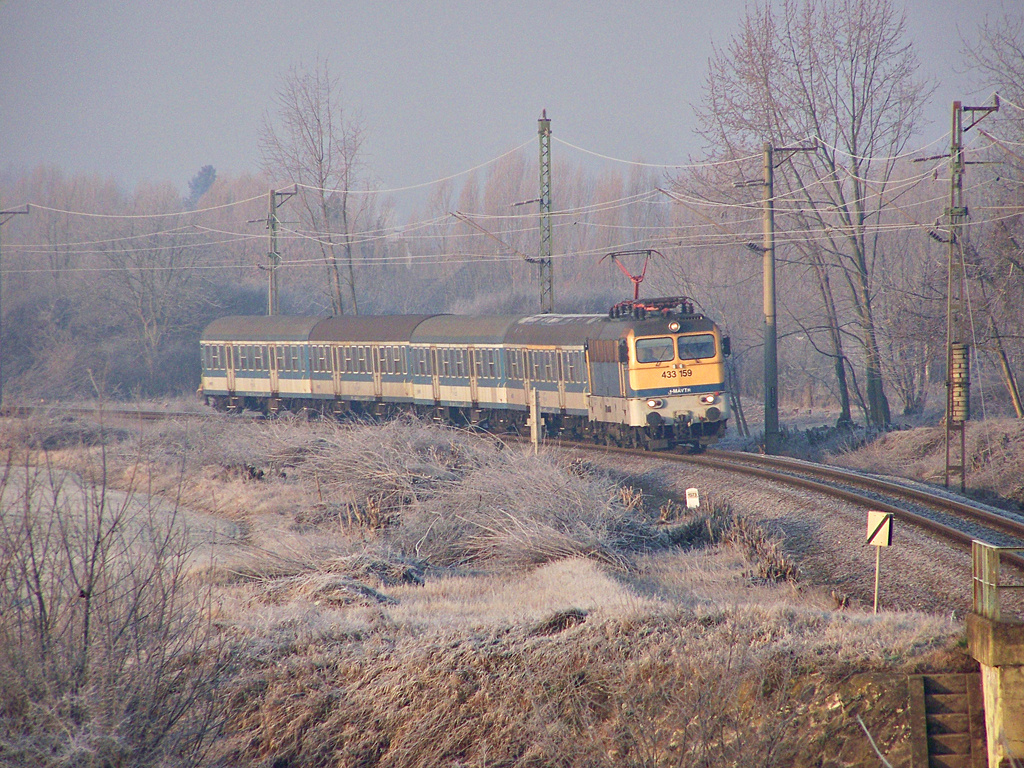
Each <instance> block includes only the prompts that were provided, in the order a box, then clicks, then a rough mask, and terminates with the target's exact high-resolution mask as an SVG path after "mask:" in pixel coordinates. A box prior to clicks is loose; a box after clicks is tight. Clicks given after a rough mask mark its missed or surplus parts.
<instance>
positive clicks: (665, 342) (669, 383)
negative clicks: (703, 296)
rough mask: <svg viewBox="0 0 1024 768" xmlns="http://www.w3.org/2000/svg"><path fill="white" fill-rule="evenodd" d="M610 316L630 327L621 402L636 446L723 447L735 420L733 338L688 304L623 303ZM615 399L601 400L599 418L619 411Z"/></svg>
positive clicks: (624, 332) (624, 334) (625, 331)
mask: <svg viewBox="0 0 1024 768" xmlns="http://www.w3.org/2000/svg"><path fill="white" fill-rule="evenodd" d="M610 315H611V317H612V318H613V319H619V320H623V321H624V322H622V324H621V325H620V326H619V329H620V334H621V335H620V339H621V341H620V360H621V361H622V364H621V368H622V379H623V381H622V387H621V392H620V396H619V397H618V398H614V399H616V400H618V403H619V404H620V405H619V408H621V416H620V418H622V423H623V424H624V425H628V429H629V432H630V434H629V435H627V437H628V441H629V442H630V443H636V442H639V443H640V444H643V445H647V446H648V447H654V448H668V447H671V446H674V445H678V444H690V445H691V446H693V447H694V448H695V449H699V448H701V447H703V446H706V445H709V444H711V443H713V442H715V441H717V440H718V438H719V437H721V436H722V434H724V432H725V428H726V425H727V422H728V419H729V416H730V415H731V414H730V410H729V400H728V397H727V393H726V388H725V357H726V356H727V355H728V353H729V340H728V338H727V337H723V336H722V335H721V333H720V331H719V329H718V327H717V326H716V325H715V323H713V322H712V321H711V320H710V319H708V318H706V317H705V316H704V315H703V314H699V313H695V312H694V311H693V308H692V306H691V305H689V303H688V301H687V300H686V299H680V298H671V299H647V300H643V301H632V302H623V304H619V305H616V307H613V308H612V311H611V312H610ZM622 352H624V353H625V354H621V353H622ZM595 394H596V393H595ZM607 400H608V398H603V397H598V401H599V402H598V403H597V405H598V408H597V409H596V410H597V411H598V412H597V413H594V414H593V415H592V418H594V419H597V420H600V419H602V414H601V413H600V411H601V410H602V409H603V410H604V412H605V415H604V418H605V419H608V416H609V415H611V411H615V410H619V408H615V407H612V408H611V409H609V403H608V402H607ZM608 420H611V419H608Z"/></svg>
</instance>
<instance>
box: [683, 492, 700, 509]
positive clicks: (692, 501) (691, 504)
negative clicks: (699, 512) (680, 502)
mask: <svg viewBox="0 0 1024 768" xmlns="http://www.w3.org/2000/svg"><path fill="white" fill-rule="evenodd" d="M699 507H700V492H699V491H698V490H697V489H696V488H687V489H686V508H687V509H697V508H699Z"/></svg>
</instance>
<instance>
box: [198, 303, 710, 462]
mask: <svg viewBox="0 0 1024 768" xmlns="http://www.w3.org/2000/svg"><path fill="white" fill-rule="evenodd" d="M200 344H201V354H202V363H203V375H202V383H201V385H200V394H201V396H202V397H204V398H205V399H206V400H207V402H208V403H209V404H211V405H213V406H214V407H216V408H219V409H222V410H241V409H244V408H250V409H255V410H261V411H263V412H264V413H268V414H273V413H277V412H279V411H280V410H283V409H286V410H290V411H294V412H302V411H305V412H307V413H308V412H316V413H320V414H334V415H338V416H340V415H344V414H346V413H356V414H371V415H375V416H387V415H390V414H393V413H396V412H399V411H402V410H410V409H411V410H414V411H416V412H417V413H419V414H421V415H424V416H428V417H431V418H435V419H438V420H442V421H447V422H452V423H456V424H463V425H475V426H480V427H485V428H490V429H493V430H496V431H522V430H524V429H525V428H526V420H527V416H528V414H529V409H530V402H531V398H532V397H534V396H536V397H537V399H538V401H539V405H540V410H541V414H542V416H543V418H544V422H545V427H546V429H547V432H548V434H549V435H564V436H566V437H570V438H575V439H589V440H593V441H596V442H599V443H604V444H613V445H622V446H633V447H645V448H648V449H652V450H657V449H666V448H671V447H674V446H676V445H680V444H688V445H691V446H693V447H694V448H700V447H702V446H705V445H708V444H710V443H713V442H715V441H716V440H717V439H718V438H719V437H720V436H721V435H722V434H723V433H724V431H725V428H726V424H727V422H728V419H729V416H730V411H729V401H728V397H727V393H726V388H725V357H726V356H728V354H729V339H728V338H727V337H723V336H722V335H721V333H720V331H719V329H718V326H717V325H716V324H715V323H714V322H712V321H711V320H710V319H708V318H706V317H705V316H704V315H703V314H701V313H696V312H694V311H693V306H692V304H691V303H690V302H689V300H687V299H685V298H666V299H645V300H633V301H626V302H622V303H620V304H617V305H616V306H615V307H613V308H612V309H611V311H610V312H609V313H607V314H605V315H560V314H542V315H527V316H522V315H501V316H477V317H468V316H458V315H394V316H376V317H374V316H342V317H329V318H315V317H289V316H272V317H263V316H255V317H240V316H236V317H226V318H221V319H219V320H215V321H214V322H213V323H211V324H210V325H209V326H208V327H207V328H206V330H205V331H204V333H203V335H202V339H201V342H200Z"/></svg>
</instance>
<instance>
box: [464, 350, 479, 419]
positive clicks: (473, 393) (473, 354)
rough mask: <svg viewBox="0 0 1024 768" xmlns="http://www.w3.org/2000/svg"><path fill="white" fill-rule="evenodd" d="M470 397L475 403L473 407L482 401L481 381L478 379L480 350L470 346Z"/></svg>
mask: <svg viewBox="0 0 1024 768" xmlns="http://www.w3.org/2000/svg"><path fill="white" fill-rule="evenodd" d="M468 356H469V360H468V361H467V362H468V363H469V399H470V402H472V403H473V407H474V408H476V407H477V403H479V402H480V383H479V382H478V381H477V378H476V373H477V361H478V360H479V359H480V350H478V349H474V348H473V347H470V348H469V355H468Z"/></svg>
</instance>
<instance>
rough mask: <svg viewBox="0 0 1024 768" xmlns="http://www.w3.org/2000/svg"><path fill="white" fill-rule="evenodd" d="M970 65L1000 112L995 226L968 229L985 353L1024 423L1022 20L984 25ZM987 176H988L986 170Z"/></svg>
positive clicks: (968, 54)
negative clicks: (998, 101)
mask: <svg viewBox="0 0 1024 768" xmlns="http://www.w3.org/2000/svg"><path fill="white" fill-rule="evenodd" d="M964 56H965V59H966V62H967V65H968V66H969V67H970V68H971V69H972V70H973V71H974V72H975V74H977V75H978V77H979V79H980V80H981V82H982V83H983V84H985V85H987V86H989V87H991V88H993V89H994V90H995V91H996V92H997V93H998V94H999V95H1000V96H1001V97H1002V105H1001V108H1000V110H999V112H998V113H997V114H996V115H994V116H993V120H992V126H991V130H992V133H988V132H984V131H982V133H984V134H985V136H986V137H987V138H988V140H989V141H990V143H991V144H992V149H993V151H992V153H991V154H990V157H989V159H991V160H996V161H998V162H999V163H1000V164H999V165H998V166H996V170H995V174H997V175H996V176H995V178H994V179H993V180H992V181H993V182H994V183H992V184H990V188H989V191H988V195H987V196H988V199H987V200H986V205H987V206H988V207H989V208H990V209H991V210H995V211H998V212H999V217H998V221H997V222H996V223H995V224H994V225H989V226H981V227H977V226H975V227H973V228H972V229H973V232H972V248H971V251H972V257H973V258H972V261H974V262H975V267H976V268H975V273H976V276H977V277H978V281H979V285H978V287H979V288H980V291H981V294H982V305H981V310H982V311H983V312H984V313H985V314H986V315H987V320H986V321H985V325H986V326H987V328H986V331H987V336H988V338H987V342H988V344H987V346H988V347H989V351H990V353H991V355H992V356H993V358H994V359H995V360H996V361H997V363H998V366H999V369H1000V372H1001V374H1002V380H1003V383H1004V385H1005V387H1006V390H1007V393H1008V395H1009V399H1010V403H1011V405H1012V407H1013V411H1014V413H1015V414H1016V416H1017V418H1024V403H1022V399H1021V395H1020V391H1019V387H1018V384H1017V379H1016V375H1015V374H1014V368H1015V359H1016V364H1017V365H1020V363H1021V361H1022V360H1024V349H1022V344H1021V340H1022V339H1024V323H1022V321H1021V314H1020V303H1021V299H1022V295H1024V216H1022V215H1021V205H1020V188H1021V181H1022V179H1024V152H1021V151H1020V142H1021V141H1024V17H1021V16H1020V15H1019V14H1016V15H1015V14H1013V13H1012V12H1010V11H1005V12H1004V13H1003V14H1002V16H1001V17H999V18H996V19H986V20H985V21H984V22H983V23H982V24H981V25H980V26H979V29H978V38H977V41H976V42H974V43H973V44H965V46H964ZM986 170H987V169H986Z"/></svg>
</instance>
